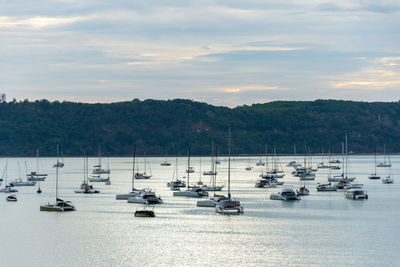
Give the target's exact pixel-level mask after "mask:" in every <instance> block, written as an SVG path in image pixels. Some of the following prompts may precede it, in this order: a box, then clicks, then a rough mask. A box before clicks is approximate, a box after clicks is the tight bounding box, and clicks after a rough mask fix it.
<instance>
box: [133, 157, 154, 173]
mask: <svg viewBox="0 0 400 267" xmlns="http://www.w3.org/2000/svg"><path fill="white" fill-rule="evenodd" d="M147 165H148V162H147V154H146V153H145V154H144V172H136V173H135V179H150V178H151V176H152V174H151V169H150V165H149V169H150V175H148V174H147V173H146V171H147Z"/></svg>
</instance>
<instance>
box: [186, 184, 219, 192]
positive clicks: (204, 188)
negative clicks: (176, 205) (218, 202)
mask: <svg viewBox="0 0 400 267" xmlns="http://www.w3.org/2000/svg"><path fill="white" fill-rule="evenodd" d="M189 188H201V189H202V190H203V191H221V190H222V188H224V186H223V185H215V186H208V185H201V186H199V185H194V186H192V185H189Z"/></svg>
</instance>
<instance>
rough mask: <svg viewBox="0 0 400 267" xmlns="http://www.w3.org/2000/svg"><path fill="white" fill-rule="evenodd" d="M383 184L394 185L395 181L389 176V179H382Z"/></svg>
mask: <svg viewBox="0 0 400 267" xmlns="http://www.w3.org/2000/svg"><path fill="white" fill-rule="evenodd" d="M382 183H383V184H393V183H394V181H393V178H391V177H390V176H387V177H385V178H383V179H382Z"/></svg>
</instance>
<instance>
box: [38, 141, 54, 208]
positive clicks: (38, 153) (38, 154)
mask: <svg viewBox="0 0 400 267" xmlns="http://www.w3.org/2000/svg"><path fill="white" fill-rule="evenodd" d="M38 155H39V153H38ZM57 199H58V144H57V164H56V203H57Z"/></svg>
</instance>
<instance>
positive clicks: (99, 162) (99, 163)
mask: <svg viewBox="0 0 400 267" xmlns="http://www.w3.org/2000/svg"><path fill="white" fill-rule="evenodd" d="M97 161H98V164H97V165H99V168H100V167H101V150H100V144H99V155H98V160H97Z"/></svg>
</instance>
